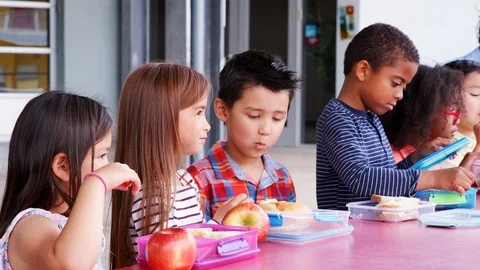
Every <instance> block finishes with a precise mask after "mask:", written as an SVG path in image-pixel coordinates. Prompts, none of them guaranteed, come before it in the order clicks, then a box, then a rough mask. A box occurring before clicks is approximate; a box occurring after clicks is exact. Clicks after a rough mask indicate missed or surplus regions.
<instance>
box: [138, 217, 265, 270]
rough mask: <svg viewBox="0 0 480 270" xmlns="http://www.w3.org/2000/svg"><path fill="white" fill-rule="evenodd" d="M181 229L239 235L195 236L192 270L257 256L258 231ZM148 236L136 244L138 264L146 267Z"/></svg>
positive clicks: (209, 225)
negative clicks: (195, 247) (195, 248)
mask: <svg viewBox="0 0 480 270" xmlns="http://www.w3.org/2000/svg"><path fill="white" fill-rule="evenodd" d="M183 228H185V229H186V228H212V230H213V231H238V232H241V233H240V234H237V235H234V236H230V237H225V238H221V239H209V238H203V237H197V236H195V240H196V241H197V258H196V259H195V263H194V265H193V269H207V268H211V267H217V266H220V265H225V264H230V263H234V262H238V261H243V260H247V259H250V258H253V257H255V256H257V255H258V253H259V252H260V249H258V246H257V237H258V230H257V229H254V228H247V227H237V226H224V225H216V224H207V223H202V224H194V225H189V226H185V227H183ZM149 238H150V235H146V236H142V237H138V238H137V239H136V240H135V241H136V242H137V248H138V256H137V262H138V263H139V264H143V265H147V261H146V254H145V248H146V246H147V242H148V239H149Z"/></svg>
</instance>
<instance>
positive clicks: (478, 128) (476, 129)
mask: <svg viewBox="0 0 480 270" xmlns="http://www.w3.org/2000/svg"><path fill="white" fill-rule="evenodd" d="M473 134H475V139H476V140H477V145H475V148H474V149H473V152H480V122H478V123H477V124H476V125H475V126H473Z"/></svg>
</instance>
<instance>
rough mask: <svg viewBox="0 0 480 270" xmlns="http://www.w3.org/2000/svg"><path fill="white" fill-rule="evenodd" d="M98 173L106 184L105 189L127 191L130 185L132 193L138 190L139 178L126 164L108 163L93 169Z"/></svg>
mask: <svg viewBox="0 0 480 270" xmlns="http://www.w3.org/2000/svg"><path fill="white" fill-rule="evenodd" d="M95 172H96V173H98V174H100V175H101V176H102V177H103V179H104V180H105V182H106V184H107V191H109V190H112V189H116V190H123V191H127V190H128V188H129V187H130V186H131V187H132V194H134V195H135V194H137V193H138V191H139V190H140V186H141V183H140V178H139V177H138V175H137V173H136V172H135V171H134V170H132V169H130V167H128V165H126V164H122V163H118V162H115V163H110V164H107V165H105V166H103V167H101V168H100V169H98V170H96V171H95Z"/></svg>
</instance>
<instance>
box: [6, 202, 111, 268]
mask: <svg viewBox="0 0 480 270" xmlns="http://www.w3.org/2000/svg"><path fill="white" fill-rule="evenodd" d="M26 216H42V217H46V218H48V219H49V220H50V221H51V222H53V223H54V224H55V225H56V226H57V227H58V229H60V231H61V230H63V228H64V227H65V225H66V223H67V220H68V218H67V217H65V216H63V215H60V214H53V213H52V212H49V211H46V210H43V209H39V208H28V209H25V210H23V211H22V212H20V213H18V214H17V215H16V216H15V218H14V219H13V221H12V223H11V224H10V226H9V227H8V228H7V231H6V232H5V234H4V235H3V236H2V238H1V239H0V260H1V264H0V269H4V270H11V269H12V267H11V266H10V262H9V261H8V240H9V239H10V235H11V234H12V231H13V229H14V228H15V226H16V225H17V223H18V222H19V221H20V219H22V218H23V217H26ZM104 249H105V237H102V249H101V252H100V254H99V256H98V259H97V261H96V263H95V266H94V268H93V269H94V270H97V269H103V267H102V260H101V255H102V253H103V250H104Z"/></svg>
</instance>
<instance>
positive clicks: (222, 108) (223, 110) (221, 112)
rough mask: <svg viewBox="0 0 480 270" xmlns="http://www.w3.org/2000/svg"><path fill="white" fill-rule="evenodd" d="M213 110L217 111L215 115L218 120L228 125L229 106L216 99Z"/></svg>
mask: <svg viewBox="0 0 480 270" xmlns="http://www.w3.org/2000/svg"><path fill="white" fill-rule="evenodd" d="M213 108H214V110H215V114H216V115H217V117H218V119H220V121H222V122H224V123H226V122H227V118H228V117H227V115H228V110H227V106H226V105H225V103H224V102H223V101H222V100H221V99H219V98H217V99H215V101H214V102H213Z"/></svg>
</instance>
